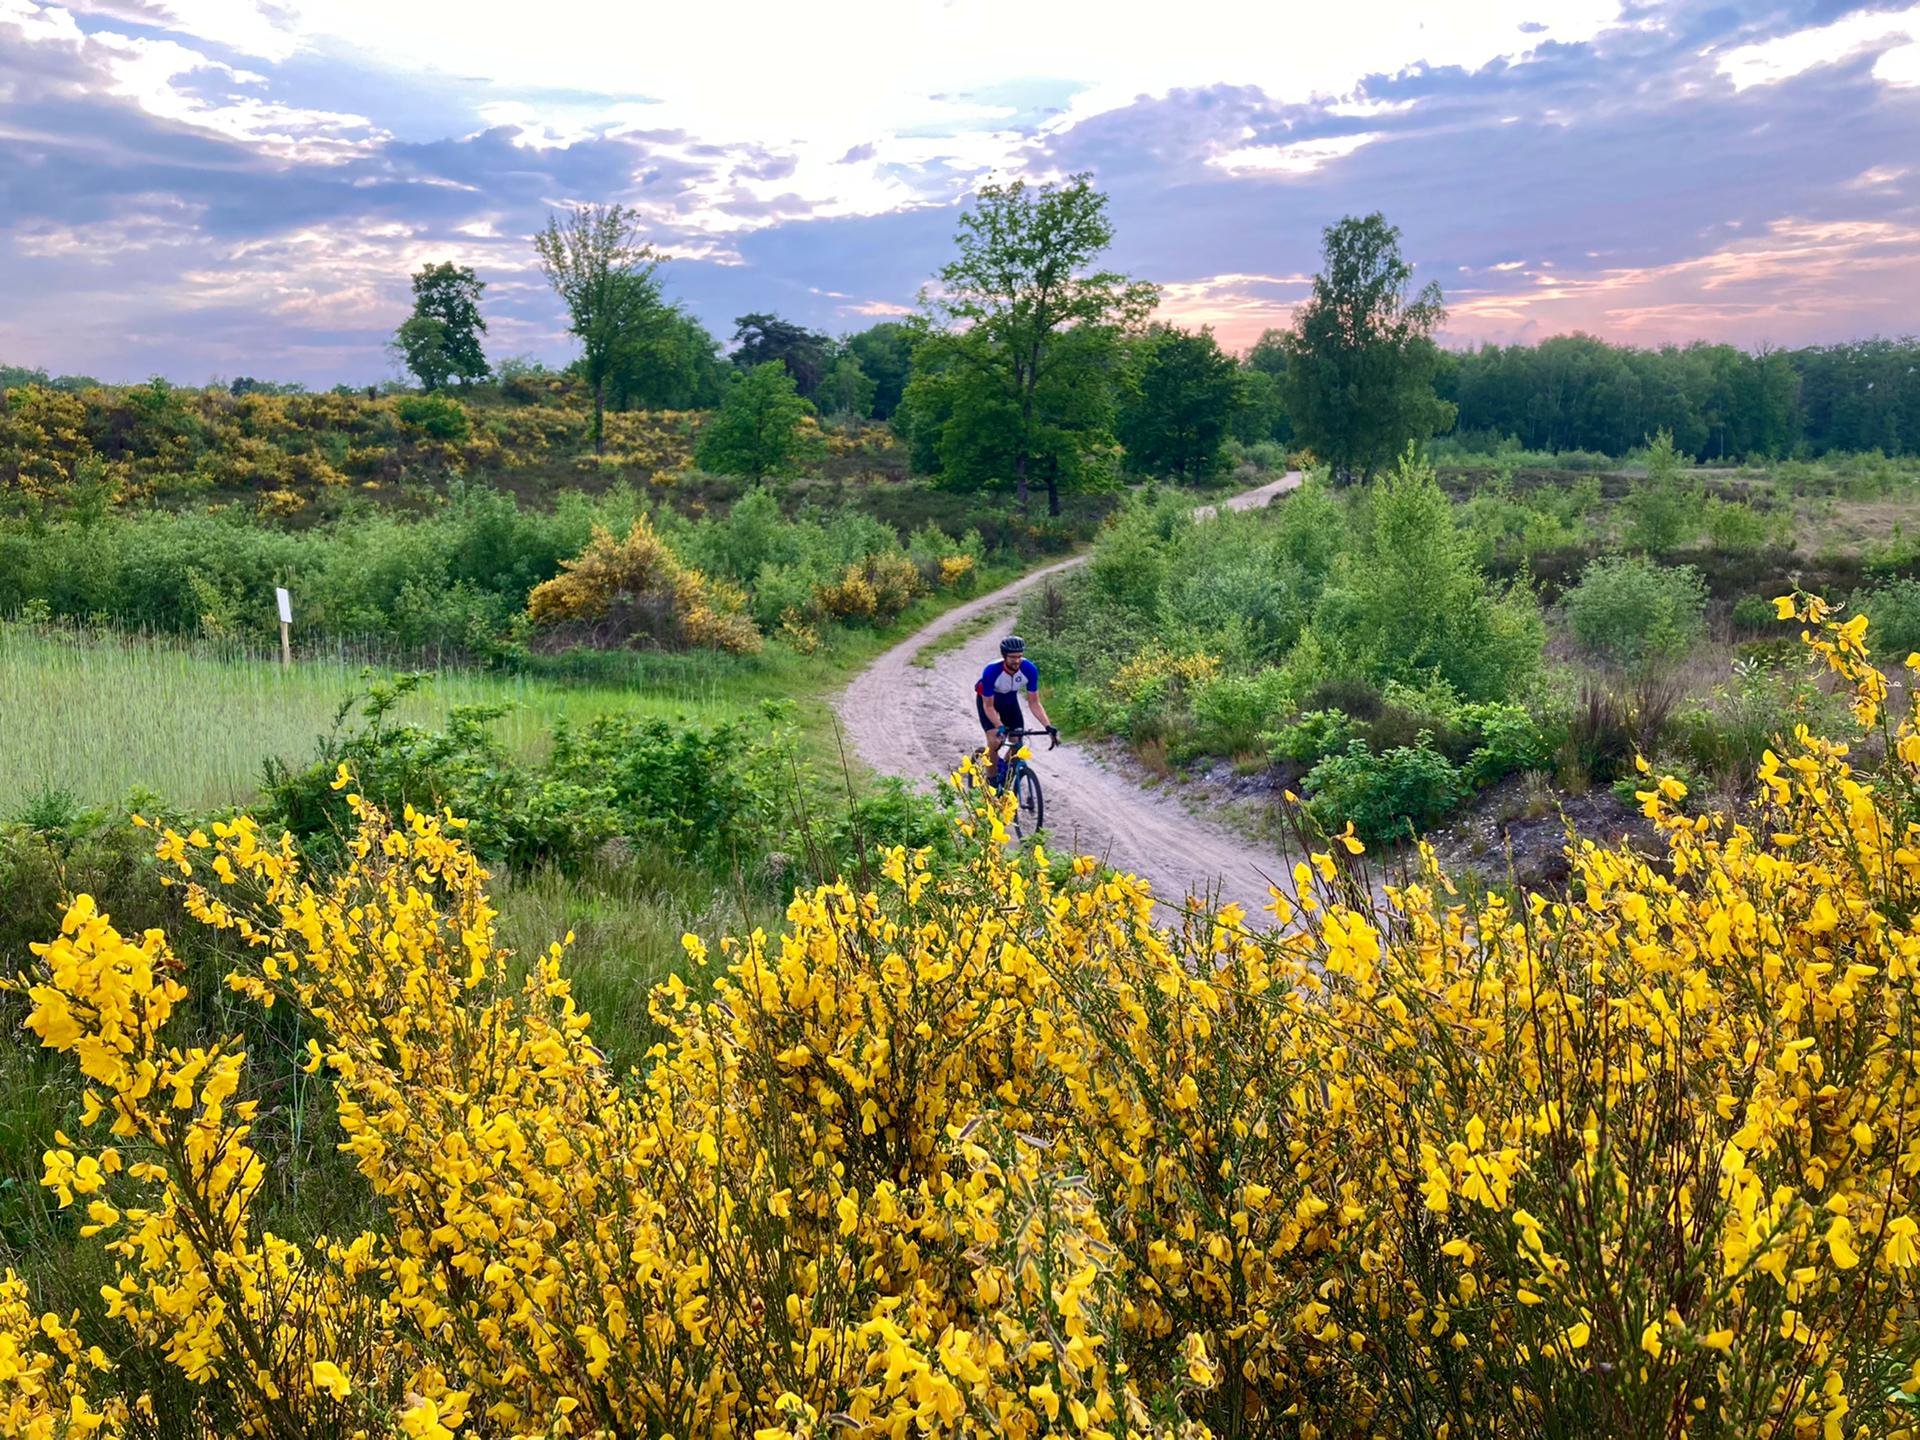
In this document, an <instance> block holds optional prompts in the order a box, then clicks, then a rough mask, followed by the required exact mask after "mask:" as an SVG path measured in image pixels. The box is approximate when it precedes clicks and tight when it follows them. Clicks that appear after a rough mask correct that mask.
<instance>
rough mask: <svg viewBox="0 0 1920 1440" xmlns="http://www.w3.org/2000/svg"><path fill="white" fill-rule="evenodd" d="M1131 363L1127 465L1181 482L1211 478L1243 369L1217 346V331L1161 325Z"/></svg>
mask: <svg viewBox="0 0 1920 1440" xmlns="http://www.w3.org/2000/svg"><path fill="white" fill-rule="evenodd" d="M1133 358H1134V364H1133V374H1132V376H1131V380H1132V383H1131V384H1130V385H1129V386H1128V388H1127V392H1126V401H1125V403H1124V404H1123V406H1122V408H1121V414H1120V438H1121V440H1122V441H1123V442H1124V443H1125V444H1126V447H1127V463H1128V464H1129V465H1130V466H1131V467H1133V468H1134V469H1136V470H1141V471H1145V472H1146V473H1148V474H1153V475H1173V476H1175V477H1177V478H1178V479H1181V480H1202V479H1205V478H1206V477H1207V476H1209V475H1212V474H1213V473H1214V472H1215V471H1217V470H1218V469H1219V468H1220V446H1221V442H1222V441H1224V440H1225V439H1226V438H1227V427H1228V425H1229V424H1231V423H1232V420H1233V416H1234V413H1235V411H1236V410H1237V409H1238V408H1239V405H1240V400H1241V393H1242V387H1241V383H1240V375H1239V369H1240V367H1239V366H1238V365H1236V364H1235V363H1234V359H1233V357H1232V356H1231V355H1228V354H1227V353H1226V352H1225V351H1223V350H1222V349H1221V348H1220V347H1219V345H1217V344H1216V343H1215V342H1214V338H1213V331H1212V329H1211V328H1202V329H1201V330H1199V331H1198V332H1197V333H1196V332H1194V331H1190V330H1176V329H1173V328H1172V327H1170V326H1156V327H1155V328H1154V329H1153V330H1152V331H1150V332H1149V333H1148V334H1147V336H1146V337H1145V338H1144V339H1143V340H1142V341H1141V342H1140V343H1139V345H1138V346H1137V347H1135V355H1134V357H1133Z"/></svg>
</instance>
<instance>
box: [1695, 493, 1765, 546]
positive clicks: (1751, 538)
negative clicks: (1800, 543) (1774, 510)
mask: <svg viewBox="0 0 1920 1440" xmlns="http://www.w3.org/2000/svg"><path fill="white" fill-rule="evenodd" d="M1777 528H1778V527H1777V525H1776V522H1775V521H1774V519H1773V517H1772V516H1770V515H1768V514H1767V513H1766V512H1765V511H1762V510H1756V509H1754V508H1753V507H1752V506H1751V505H1745V504H1742V503H1741V502H1739V501H1737V500H1709V501H1708V502H1707V507H1706V530H1707V542H1708V543H1709V544H1710V545H1712V546H1713V548H1714V549H1716V550H1724V551H1726V552H1727V553H1729V554H1733V555H1745V554H1751V553H1752V552H1753V551H1755V550H1759V549H1761V548H1762V547H1763V546H1765V545H1766V544H1767V543H1768V542H1769V541H1770V540H1772V539H1773V538H1774V534H1775V531H1776V530H1777Z"/></svg>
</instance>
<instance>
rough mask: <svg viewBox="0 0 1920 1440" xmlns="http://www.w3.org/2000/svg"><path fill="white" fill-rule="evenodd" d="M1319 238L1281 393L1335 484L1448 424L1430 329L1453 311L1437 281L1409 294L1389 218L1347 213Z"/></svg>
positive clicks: (1363, 474) (1289, 340)
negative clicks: (1316, 264)
mask: <svg viewBox="0 0 1920 1440" xmlns="http://www.w3.org/2000/svg"><path fill="white" fill-rule="evenodd" d="M1323 239H1324V245H1323V249H1322V256H1323V263H1322V265H1321V268H1320V273H1319V274H1318V275H1316V276H1314V277H1313V294H1312V296H1311V297H1310V298H1309V299H1308V300H1307V302H1306V303H1305V304H1304V305H1302V306H1301V307H1300V309H1299V310H1298V311H1297V312H1296V313H1295V315H1294V321H1293V328H1292V329H1291V330H1290V331H1288V332H1287V335H1286V339H1285V341H1284V344H1285V348H1286V356H1287V366H1286V377H1285V379H1284V381H1283V382H1282V394H1283V396H1284V397H1285V400H1286V405H1287V411H1288V413H1289V414H1290V415H1291V416H1292V418H1293V427H1294V431H1295V433H1296V434H1297V435H1298V436H1299V437H1300V438H1301V439H1302V440H1303V441H1305V442H1306V443H1307V444H1308V445H1310V446H1311V447H1312V448H1313V450H1314V453H1315V454H1317V455H1318V456H1319V457H1320V458H1321V459H1322V460H1325V461H1326V462H1327V463H1328V464H1329V465H1331V466H1332V467H1333V473H1334V477H1335V479H1337V480H1339V481H1342V482H1346V481H1349V480H1353V479H1361V480H1367V479H1371V478H1372V477H1373V474H1374V472H1375V471H1376V470H1378V469H1380V467H1381V466H1383V465H1387V464H1390V463H1391V462H1392V461H1393V459H1394V457H1395V456H1396V455H1398V454H1399V453H1401V452H1402V451H1403V450H1405V449H1406V446H1407V444H1408V442H1409V441H1414V440H1424V439H1426V438H1427V437H1428V436H1430V435H1433V434H1435V433H1436V432H1438V431H1440V430H1443V429H1445V428H1446V427H1447V426H1448V425H1449V424H1451V423H1452V419H1453V407H1452V406H1450V405H1448V404H1447V403H1446V402H1445V401H1443V400H1441V399H1440V398H1439V396H1437V395H1436V394H1435V393H1434V389H1433V379H1434V373H1435V370H1436V369H1437V367H1438V365H1439V363H1440V356H1439V350H1438V347H1436V346H1435V345H1434V343H1433V332H1434V329H1435V328H1436V327H1437V326H1439V325H1440V323H1441V322H1442V321H1444V320H1445V319H1446V314H1447V312H1446V310H1445V308H1444V307H1443V306H1442V304H1441V297H1440V287H1439V286H1438V285H1436V284H1432V283H1429V284H1428V285H1426V286H1425V287H1423V288H1422V289H1421V290H1420V291H1419V292H1418V293H1417V294H1415V295H1413V296H1411V297H1409V295H1408V293H1407V286H1408V284H1409V283H1410V281H1411V280H1412V278H1413V267H1412V266H1411V265H1409V264H1408V263H1407V262H1406V261H1405V260H1403V259H1402V258H1401V256H1400V231H1399V229H1398V228H1397V227H1395V226H1392V225H1389V224H1388V223H1387V222H1386V218H1385V217H1384V216H1382V215H1380V214H1378V213H1375V214H1372V215H1366V216H1359V217H1356V216H1352V215H1349V216H1348V217H1347V218H1346V219H1344V220H1342V221H1340V222H1339V223H1338V224H1335V225H1330V226H1328V227H1327V229H1326V230H1325V231H1324V232H1323Z"/></svg>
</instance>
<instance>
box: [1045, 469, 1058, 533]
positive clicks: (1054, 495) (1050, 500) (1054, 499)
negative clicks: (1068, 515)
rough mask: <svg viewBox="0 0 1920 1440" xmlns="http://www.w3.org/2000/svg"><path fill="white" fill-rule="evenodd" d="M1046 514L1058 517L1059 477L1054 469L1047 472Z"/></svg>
mask: <svg viewBox="0 0 1920 1440" xmlns="http://www.w3.org/2000/svg"><path fill="white" fill-rule="evenodd" d="M1055 468H1056V469H1057V468H1058V467H1055ZM1047 514H1049V515H1051V516H1053V518H1054V519H1056V520H1058V519H1059V518H1060V477H1059V476H1058V475H1057V474H1056V473H1055V472H1054V470H1049V471H1048V472H1047Z"/></svg>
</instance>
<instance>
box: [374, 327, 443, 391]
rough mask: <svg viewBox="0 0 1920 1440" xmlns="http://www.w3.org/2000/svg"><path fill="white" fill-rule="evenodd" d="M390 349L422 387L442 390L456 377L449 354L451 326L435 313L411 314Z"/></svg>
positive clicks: (397, 333) (394, 337)
mask: <svg viewBox="0 0 1920 1440" xmlns="http://www.w3.org/2000/svg"><path fill="white" fill-rule="evenodd" d="M388 348H389V349H390V350H392V351H393V354H394V357H395V358H396V359H397V360H398V361H399V362H400V364H402V365H403V366H405V367H406V368H407V369H408V370H411V371H412V372H413V378H414V379H416V380H418V381H419V382H420V388H421V389H422V390H438V389H439V388H440V387H441V386H442V385H444V384H446V383H447V381H448V380H450V379H452V378H453V362H452V360H451V359H449V357H448V355H447V327H446V324H445V323H444V322H443V321H440V320H436V319H435V318H434V317H433V316H431V315H410V316H408V317H407V318H406V319H405V320H403V321H401V323H400V328H399V329H397V330H395V331H394V332H393V339H392V341H391V342H389V345H388Z"/></svg>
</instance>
